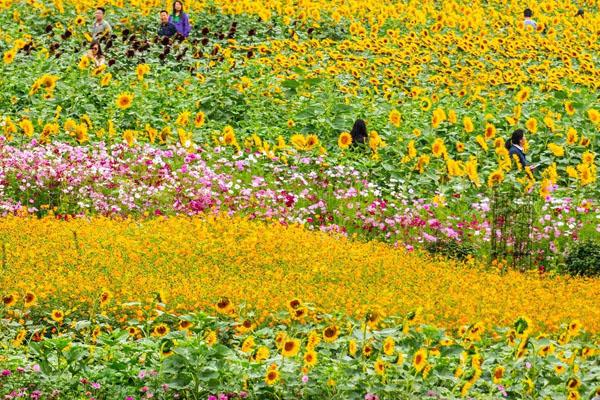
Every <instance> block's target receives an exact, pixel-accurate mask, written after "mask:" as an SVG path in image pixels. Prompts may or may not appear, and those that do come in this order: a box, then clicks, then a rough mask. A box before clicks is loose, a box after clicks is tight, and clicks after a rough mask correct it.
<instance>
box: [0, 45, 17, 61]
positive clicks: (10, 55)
mask: <svg viewBox="0 0 600 400" xmlns="http://www.w3.org/2000/svg"><path fill="white" fill-rule="evenodd" d="M16 55H17V52H16V51H15V49H11V50H8V51H5V52H4V58H3V61H4V64H11V63H12V62H13V61H14V60H15V56H16Z"/></svg>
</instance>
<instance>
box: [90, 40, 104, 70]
mask: <svg viewBox="0 0 600 400" xmlns="http://www.w3.org/2000/svg"><path fill="white" fill-rule="evenodd" d="M86 56H87V57H88V58H89V59H90V60H92V61H93V62H94V65H95V66H96V67H99V66H101V65H104V64H105V63H106V60H105V59H104V53H102V47H101V46H100V43H99V42H98V41H97V40H94V41H93V42H92V44H91V45H90V49H89V50H88V52H87V53H86Z"/></svg>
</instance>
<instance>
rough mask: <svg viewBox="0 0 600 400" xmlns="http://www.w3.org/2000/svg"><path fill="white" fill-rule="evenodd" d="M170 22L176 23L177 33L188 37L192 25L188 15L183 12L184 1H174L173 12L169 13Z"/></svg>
mask: <svg viewBox="0 0 600 400" xmlns="http://www.w3.org/2000/svg"><path fill="white" fill-rule="evenodd" d="M169 22H170V23H172V24H173V25H175V28H176V29H177V33H179V34H180V35H181V36H183V37H185V38H186V37H188V36H189V35H190V31H191V30H192V27H191V26H190V19H189V17H188V15H187V14H186V13H185V12H183V3H182V2H181V1H176V2H174V3H173V13H172V14H171V15H169Z"/></svg>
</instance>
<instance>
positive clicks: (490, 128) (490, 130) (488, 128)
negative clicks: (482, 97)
mask: <svg viewBox="0 0 600 400" xmlns="http://www.w3.org/2000/svg"><path fill="white" fill-rule="evenodd" d="M494 136H496V127H495V126H494V125H493V124H490V123H487V124H485V133H484V135H483V137H484V138H485V140H491V139H492V138H493V137H494Z"/></svg>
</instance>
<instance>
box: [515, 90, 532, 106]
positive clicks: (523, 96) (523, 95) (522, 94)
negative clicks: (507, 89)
mask: <svg viewBox="0 0 600 400" xmlns="http://www.w3.org/2000/svg"><path fill="white" fill-rule="evenodd" d="M530 95H531V89H529V88H522V89H521V90H519V92H518V93H517V96H516V97H515V100H516V101H518V102H519V103H525V102H526V101H527V100H528V99H529V96H530Z"/></svg>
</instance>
